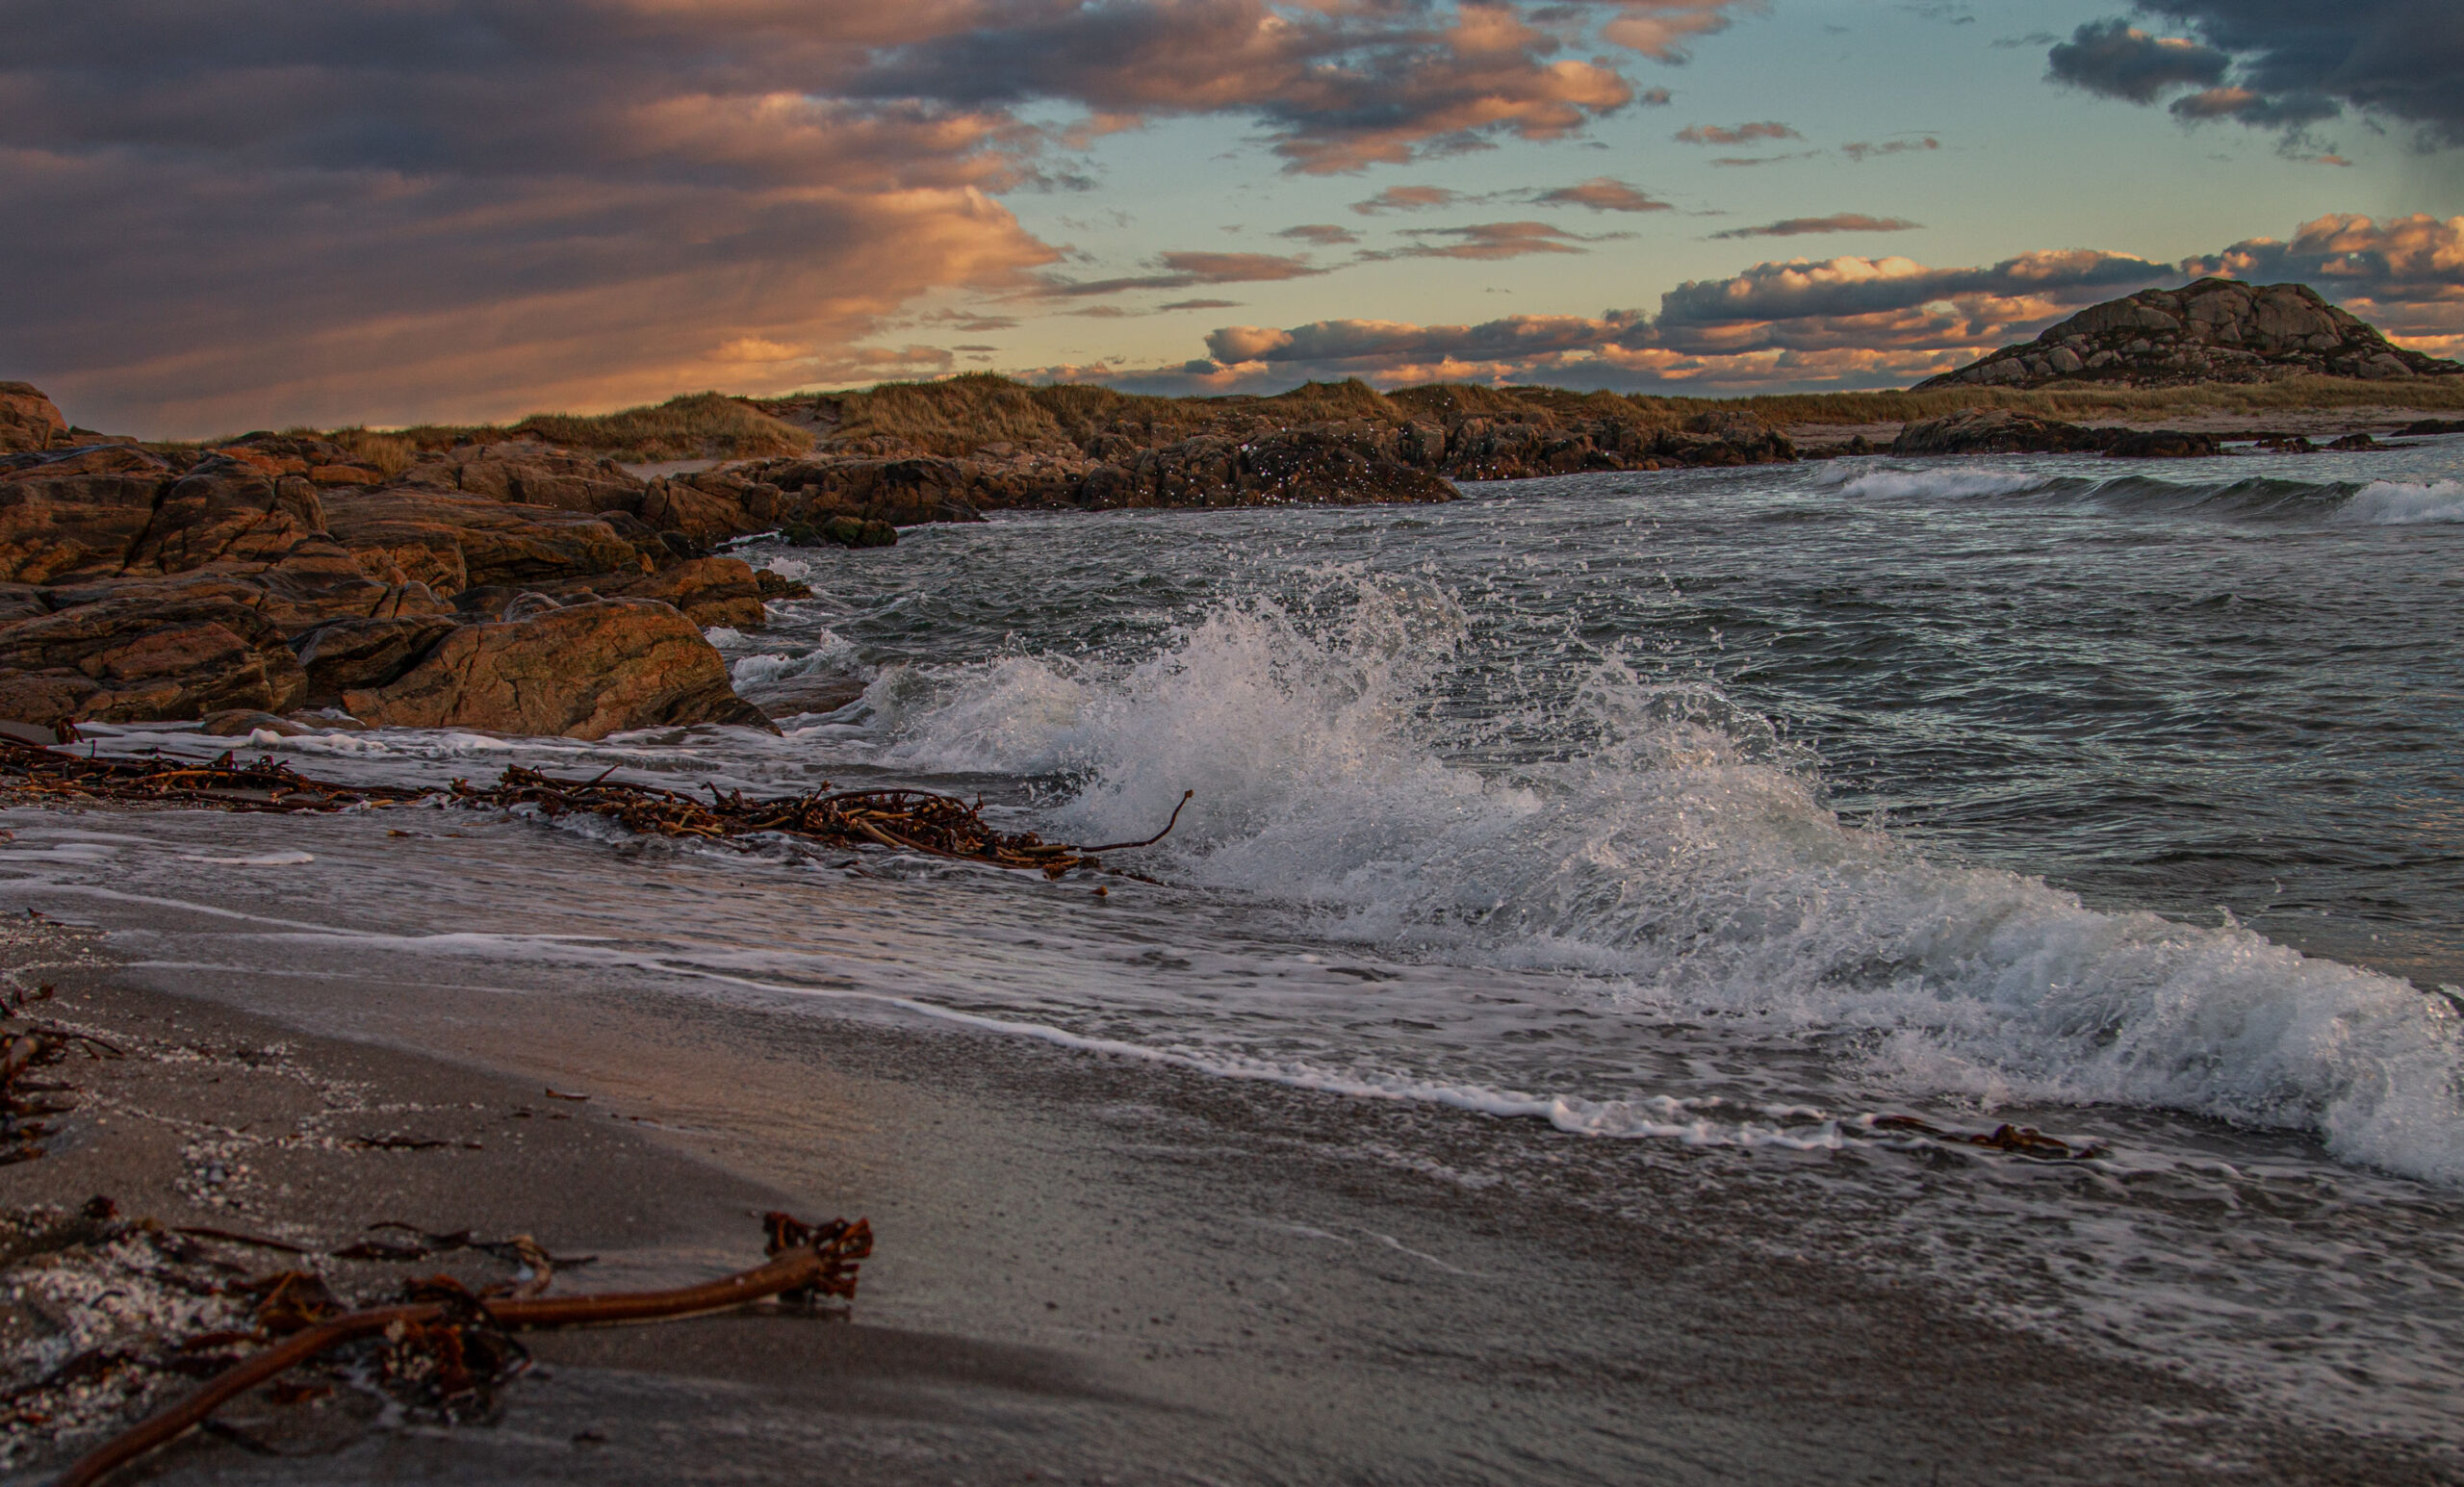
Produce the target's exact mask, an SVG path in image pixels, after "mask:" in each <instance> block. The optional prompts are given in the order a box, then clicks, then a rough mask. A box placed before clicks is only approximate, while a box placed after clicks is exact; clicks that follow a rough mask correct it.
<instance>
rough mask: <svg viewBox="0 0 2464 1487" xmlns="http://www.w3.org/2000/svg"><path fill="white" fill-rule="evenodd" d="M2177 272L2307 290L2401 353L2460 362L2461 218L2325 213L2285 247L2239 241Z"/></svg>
mask: <svg viewBox="0 0 2464 1487" xmlns="http://www.w3.org/2000/svg"><path fill="white" fill-rule="evenodd" d="M2181 268H2182V272H2184V273H2186V274H2190V275H2193V276H2205V275H2208V274H2216V275H2220V276H2222V277H2225V278H2234V279H2243V280H2246V281H2247V282H2249V283H2253V284H2274V283H2280V282H2283V281H2286V280H2295V281H2298V282H2300V283H2304V284H2308V285H2310V286H2311V287H2312V288H2314V289H2316V290H2318V291H2319V292H2320V293H2321V294H2323V295H2328V296H2329V297H2330V298H2333V299H2337V300H2340V301H2342V302H2343V303H2344V304H2345V305H2346V307H2347V308H2348V309H2350V310H2352V311H2353V313H2354V314H2356V315H2359V316H2361V317H2362V318H2363V319H2365V320H2370V321H2372V322H2373V323H2374V324H2377V325H2378V326H2380V327H2381V328H2382V329H2384V330H2385V331H2386V332H2387V333H2388V334H2389V335H2390V336H2393V337H2395V338H2397V339H2398V340H2400V341H2402V342H2404V343H2405V344H2406V345H2409V346H2415V347H2418V348H2419V349H2422V350H2425V351H2428V352H2430V353H2432V354H2433V355H2439V356H2453V355H2457V354H2464V217H2451V218H2446V219H2445V220H2441V219H2439V218H2435V217H2430V216H2427V215H2426V214H2415V215H2414V216H2411V217H2391V218H2384V219H2374V218H2368V217H2363V216H2360V215H2358V214H2353V213H2331V214H2329V215H2328V216H2325V217H2322V218H2315V219H2313V220H2311V221H2307V222H2304V223H2302V224H2301V225H2300V227H2299V228H2297V230H2296V231H2295V232H2294V234H2293V237H2292V239H2291V240H2290V241H2278V240H2276V239H2274V238H2246V239H2244V240H2243V241H2242V242H2240V243H2236V244H2233V245H2232V246H2231V247H2228V248H2225V249H2224V250H2223V251H2221V252H2219V253H2213V254H2208V255H2205V256H2203V257H2197V258H2187V259H2184V260H2183V261H2182V265H2181Z"/></svg>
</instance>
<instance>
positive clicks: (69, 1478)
mask: <svg viewBox="0 0 2464 1487" xmlns="http://www.w3.org/2000/svg"><path fill="white" fill-rule="evenodd" d="M762 1221H763V1224H764V1226H765V1227H766V1228H767V1230H768V1234H769V1246H768V1248H769V1254H770V1256H771V1258H770V1261H769V1263H767V1264H765V1265H762V1266H759V1267H757V1268H756V1269H750V1270H743V1271H739V1272H738V1273H736V1274H733V1275H729V1276H725V1277H723V1278H721V1279H718V1280H713V1281H707V1282H705V1283H704V1284H702V1285H699V1286H686V1287H683V1288H681V1289H680V1290H675V1291H640V1292H612V1293H605V1294H602V1295H577V1296H544V1295H537V1294H536V1293H537V1291H539V1290H541V1289H544V1288H545V1285H546V1281H547V1277H548V1275H549V1273H550V1269H551V1268H550V1264H549V1261H548V1258H547V1256H546V1255H545V1253H544V1252H542V1251H539V1250H538V1249H537V1246H536V1245H528V1246H527V1250H528V1253H527V1254H526V1261H527V1263H528V1264H529V1265H530V1267H531V1269H532V1271H533V1276H534V1278H533V1280H532V1281H531V1282H530V1283H529V1285H527V1286H526V1287H524V1288H521V1289H517V1290H515V1291H513V1292H511V1293H510V1294H497V1293H490V1292H472V1291H470V1290H468V1289H466V1288H465V1287H463V1286H462V1285H461V1284H460V1283H459V1282H457V1281H454V1280H451V1279H449V1278H448V1277H443V1276H439V1277H436V1278H434V1279H431V1280H427V1281H421V1282H415V1283H413V1285H412V1286H411V1288H410V1291H411V1299H409V1300H407V1301H405V1302H403V1303H401V1304H398V1305H393V1306H376V1307H369V1308H366V1309H363V1310H360V1311H353V1312H347V1313H342V1314H340V1315H333V1313H334V1312H336V1311H338V1310H339V1308H338V1307H336V1306H335V1305H334V1304H333V1302H332V1300H331V1296H330V1294H329V1293H326V1292H325V1290H324V1287H323V1284H322V1282H321V1281H319V1280H317V1279H316V1277H314V1276H310V1275H305V1274H303V1273H301V1272H297V1271H286V1272H284V1273H282V1274H280V1275H275V1276H270V1277H268V1278H267V1280H265V1281H263V1282H260V1283H259V1284H260V1286H261V1287H262V1288H263V1291H264V1295H262V1297H261V1298H260V1300H259V1302H258V1305H257V1314H256V1315H257V1319H258V1325H259V1329H260V1332H261V1333H263V1334H266V1335H268V1336H272V1335H278V1334H282V1333H285V1332H287V1333H288V1334H289V1335H288V1336H286V1337H284V1338H283V1340H282V1341H280V1342H278V1343H275V1344H274V1345H273V1346H269V1347H268V1348H266V1349H265V1350H264V1351H263V1352H259V1353H256V1354H254V1355H252V1356H250V1357H248V1358H245V1359H243V1360H242V1361H241V1362H239V1363H237V1364H235V1365H233V1366H232V1367H230V1368H229V1369H226V1370H224V1371H223V1372H221V1373H219V1374H218V1375H217V1376H216V1377H215V1378H214V1379H213V1381H211V1382H210V1383H208V1384H207V1385H206V1386H205V1387H204V1388H202V1389H200V1390H198V1391H197V1392H196V1393H195V1394H193V1395H192V1396H190V1397H188V1398H186V1399H183V1400H181V1401H180V1402H179V1403H178V1404H176V1405H173V1406H172V1407H171V1408H169V1409H167V1410H164V1411H163V1412H161V1413H160V1414H157V1415H155V1416H153V1417H152V1418H150V1419H148V1420H145V1421H143V1422H142V1423H139V1424H138V1425H136V1426H134V1427H132V1428H131V1429H129V1430H126V1431H124V1432H122V1433H121V1434H119V1435H117V1436H115V1437H113V1438H112V1439H111V1440H109V1441H107V1442H105V1443H104V1444H103V1445H102V1446H100V1447H98V1448H96V1449H94V1450H92V1451H90V1452H88V1453H87V1454H86V1455H85V1456H83V1457H81V1458H79V1459H78V1461H77V1462H76V1464H75V1465H73V1466H71V1467H70V1468H69V1469H68V1470H67V1472H66V1473H64V1474H62V1476H61V1477H60V1480H59V1487H91V1484H93V1483H96V1482H100V1481H102V1480H103V1479H104V1478H105V1477H107V1476H109V1475H110V1474H112V1473H114V1472H116V1471H118V1470H119V1469H120V1468H122V1467H124V1466H127V1465H129V1464H130V1463H132V1462H134V1461H136V1460H137V1459H138V1458H140V1457H141V1456H143V1455H145V1454H147V1453H148V1452H150V1451H153V1450H155V1449H159V1448H161V1447H164V1446H167V1445H169V1444H170V1443H171V1442H172V1441H175V1440H177V1439H179V1438H180V1437H181V1436H183V1435H185V1434H187V1433H188V1432H189V1431H191V1430H193V1429H196V1428H198V1427H199V1426H203V1425H207V1424H209V1423H211V1421H212V1417H213V1415H214V1412H215V1411H216V1410H218V1409H220V1408H221V1407H222V1406H223V1405H225V1404H227V1403H229V1402H230V1401H232V1400H233V1399H236V1398H238V1397H240V1396H242V1395H244V1394H245V1393H247V1392H248V1391H249V1390H251V1389H254V1388H256V1387H258V1386H259V1385H261V1384H266V1383H270V1382H272V1381H273V1380H275V1379H277V1378H279V1377H281V1375H283V1374H284V1373H287V1372H290V1371H291V1370H293V1369H295V1368H297V1367H299V1366H300V1365H301V1364H304V1363H307V1362H310V1361H311V1360H313V1359H316V1358H319V1357H321V1356H322V1355H324V1354H326V1353H329V1352H331V1351H333V1350H334V1349H335V1348H338V1347H342V1346H346V1345H347V1344H350V1343H355V1342H362V1341H365V1340H368V1339H372V1338H384V1339H385V1340H386V1341H387V1342H388V1344H389V1345H390V1348H391V1351H390V1353H389V1356H388V1358H387V1360H386V1363H387V1372H388V1375H389V1376H390V1377H395V1378H398V1379H399V1378H405V1377H414V1378H417V1379H418V1380H419V1381H421V1382H422V1383H424V1385H426V1386H427V1387H428V1388H429V1389H430V1390H431V1392H433V1393H434V1394H435V1395H436V1396H437V1397H439V1398H440V1399H443V1400H450V1399H451V1398H453V1397H456V1396H457V1395H468V1394H471V1393H475V1392H478V1391H481V1390H483V1389H484V1388H485V1387H486V1386H487V1385H488V1384H490V1383H492V1382H493V1381H494V1380H495V1379H496V1378H497V1377H501V1376H502V1374H503V1373H504V1372H507V1371H508V1370H509V1366H510V1365H511V1363H512V1362H513V1360H514V1359H516V1358H517V1357H518V1356H519V1348H518V1346H512V1345H510V1344H509V1342H508V1340H506V1339H505V1338H504V1337H503V1334H504V1333H507V1332H516V1331H524V1330H528V1329H533V1328H546V1327H575V1326H604V1325H611V1324H615V1323H621V1322H643V1321H671V1320H678V1319H680V1318H685V1317H700V1316H706V1315H708V1314H709V1313H712V1312H724V1311H732V1310H733V1309H734V1308H736V1307H739V1306H743V1305H745V1304H747V1303H748V1302H752V1301H758V1300H762V1299H764V1298H767V1297H770V1296H779V1297H782V1298H783V1299H787V1300H802V1301H810V1300H817V1299H819V1298H820V1297H822V1296H838V1297H842V1298H845V1299H853V1298H854V1296H855V1295H856V1272H857V1269H858V1266H859V1264H860V1262H861V1261H862V1260H863V1259H865V1258H866V1257H867V1256H869V1255H870V1254H871V1253H872V1252H873V1231H872V1226H871V1225H870V1224H868V1223H866V1222H865V1221H864V1220H863V1219H861V1218H859V1219H856V1220H855V1221H854V1222H852V1223H851V1222H848V1221H847V1220H845V1219H834V1220H833V1221H831V1222H829V1223H825V1224H818V1225H811V1224H806V1223H802V1222H799V1221H798V1220H796V1219H794V1218H789V1217H788V1216H787V1215H785V1214H775V1213H774V1214H769V1215H766V1216H764V1218H763V1220H762ZM516 1243H523V1242H520V1241H517V1242H516ZM192 1341H210V1342H220V1341H222V1339H219V1338H217V1339H211V1340H192ZM313 1392H314V1391H309V1390H302V1391H297V1397H310V1395H311V1394H313Z"/></svg>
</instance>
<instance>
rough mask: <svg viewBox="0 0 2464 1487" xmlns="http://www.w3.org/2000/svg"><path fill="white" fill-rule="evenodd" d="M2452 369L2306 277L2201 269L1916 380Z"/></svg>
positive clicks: (2145, 381) (2178, 378)
mask: <svg viewBox="0 0 2464 1487" xmlns="http://www.w3.org/2000/svg"><path fill="white" fill-rule="evenodd" d="M2458 375H2464V364H2459V363H2456V362H2451V361H2441V360H2439V359H2438V358H2436V357H2433V356H2425V355H2423V354H2422V353H2421V352H2419V351H2407V350H2405V349H2403V348H2402V347H2400V346H2394V345H2391V344H2390V343H2389V342H2388V340H2387V338H2386V337H2385V336H2382V335H2380V334H2379V333H2378V329H2377V327H2376V326H2374V325H2372V324H2370V323H2369V322H2368V321H2366V320H2361V319H2359V318H2357V317H2355V316H2353V315H2351V314H2349V313H2348V312H2347V311H2344V310H2340V309H2338V308H2336V307H2335V306H2334V305H2331V304H2329V303H2327V302H2326V301H2325V300H2324V299H2322V298H2320V297H2319V294H2318V292H2317V291H2316V290H2313V289H2312V288H2310V286H2308V285H2307V284H2265V285H2253V284H2244V283H2241V282H2240V281H2238V280H2234V279H2201V280H2199V281H2198V282H2197V283H2195V284H2192V285H2189V286H2187V287H2185V288H2182V289H2172V290H2165V289H2149V290H2142V291H2140V292H2139V293H2138V294H2136V295H2130V296H2129V297H2128V298H2124V299H2114V300H2108V301H2107V302H2105V303H2103V304H2100V305H2095V306H2093V307H2092V308H2090V309H2086V310H2082V311H2080V312H2079V313H2078V314H2077V315H2074V316H2072V317H2071V318H2070V319H2068V320H2064V321H2063V322H2062V323H2061V324H2059V325H2055V326H2053V327H2052V328H2050V329H2048V330H2046V331H2045V332H2044V333H2043V334H2042V335H2040V336H2039V337H2037V338H2036V339H2035V340H2034V341H2030V342H2024V343H2022V344H2020V345H2018V346H2004V347H2003V348H2002V349H2001V350H1999V351H1996V352H1994V353H1993V354H1992V355H1990V356H1989V357H1986V358H1985V359H1984V360H1983V361H1979V362H1975V363H1972V364H1970V365H1968V366H1965V367H1962V368H1961V369H1960V370H1959V371H1957V372H1945V373H1944V374H1942V375H1941V376H1938V377H1935V378H1933V379H1931V380H1929V381H1926V382H1922V383H1919V384H1918V386H1919V387H1920V388H1927V387H2046V386H2052V385H2056V384H2062V383H2081V382H2086V383H2118V384H2121V385H2124V386H2129V387H2181V386H2187V385H2189V384H2191V383H2194V382H2271V381H2275V380H2277V379H2279V378H2283V377H2298V376H2323V377H2363V378H2369V379H2373V380H2378V379H2384V378H2388V377H2425V376H2458Z"/></svg>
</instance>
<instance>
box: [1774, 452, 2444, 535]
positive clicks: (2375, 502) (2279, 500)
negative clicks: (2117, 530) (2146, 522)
mask: <svg viewBox="0 0 2464 1487" xmlns="http://www.w3.org/2000/svg"><path fill="white" fill-rule="evenodd" d="M1813 485H1814V489H1816V490H1818V491H1821V492H1823V493H1825V494H1827V495H1834V496H1838V497H1843V498H1848V499H1852V500H1894V501H1926V500H1987V499H2005V500H2010V499H2027V500H2039V501H2043V502H2048V503H2052V504H2057V505H2092V506H2095V507H2098V508H2100V509H2103V510H2106V511H2115V512H2148V513H2158V512H2179V513H2197V514H2202V515H2208V516H2217V517H2226V518H2241V519H2246V520H2272V521H2296V522H2299V521H2315V522H2326V523H2331V524H2334V525H2338V526H2418V525H2422V524H2425V523H2442V522H2464V484H2459V483H2458V482H2456V481H2454V480H2425V481H2407V480H2370V481H2360V480H2288V479H2283V478H2280V477H2276V476H2272V475H2258V476H2248V477H2245V478H2241V479H2234V480H2182V479H2170V478H2163V477H2159V476H2154V475H2148V474H2137V473H2134V474H2123V475H2117V476H2114V477H2111V478H2106V479H2089V478H2085V477H2082V476H2080V475H2077V474H2047V473H2044V472H2040V471H2034V470H2029V469H2025V468H2016V467H2009V466H1995V465H1989V464H1959V465H1931V466H1927V467H1923V468H1918V469H1901V468H1896V467H1892V466H1886V465H1885V466H1874V465H1866V464H1864V463H1862V462H1859V463H1857V464H1854V465H1851V464H1848V463H1847V462H1842V463H1840V464H1836V465H1834V466H1831V467H1830V468H1827V469H1825V470H1823V471H1822V472H1820V473H1819V474H1816V475H1815V476H1814V479H1813Z"/></svg>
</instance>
